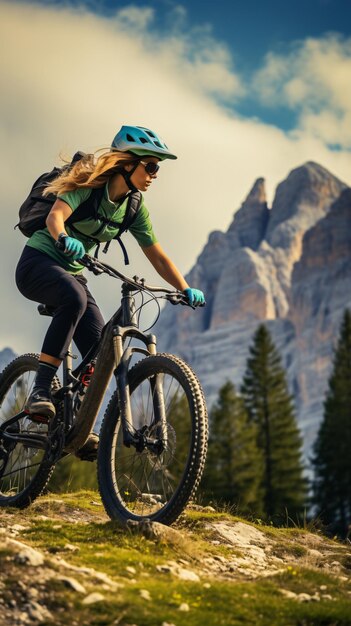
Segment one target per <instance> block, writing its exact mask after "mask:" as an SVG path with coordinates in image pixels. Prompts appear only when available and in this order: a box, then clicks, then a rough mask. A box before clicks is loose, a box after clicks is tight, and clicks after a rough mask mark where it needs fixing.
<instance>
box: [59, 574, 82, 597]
mask: <svg viewBox="0 0 351 626" xmlns="http://www.w3.org/2000/svg"><path fill="white" fill-rule="evenodd" d="M57 580H60V581H61V582H63V583H64V585H66V587H68V588H69V589H73V591H76V592H77V593H84V594H85V593H86V589H85V587H83V585H81V583H80V582H78V580H76V579H75V578H70V577H69V576H58V577H57Z"/></svg>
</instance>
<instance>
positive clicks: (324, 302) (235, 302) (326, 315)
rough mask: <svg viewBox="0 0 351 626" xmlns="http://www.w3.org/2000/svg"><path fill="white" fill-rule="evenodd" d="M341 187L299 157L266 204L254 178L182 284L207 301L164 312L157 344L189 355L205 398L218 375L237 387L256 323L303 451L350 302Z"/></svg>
mask: <svg viewBox="0 0 351 626" xmlns="http://www.w3.org/2000/svg"><path fill="white" fill-rule="evenodd" d="M350 233H351V189H349V188H348V187H347V185H345V184H344V183H343V182H342V181H341V180H339V179H338V178H337V177H336V176H334V175H333V174H331V173H330V172H328V170H326V169H325V168H324V167H322V166H321V165H319V164H317V163H314V162H313V161H309V162H307V163H304V164H303V165H301V166H300V167H297V168H295V169H294V170H293V171H292V172H290V174H289V175H288V176H287V178H286V180H284V181H283V182H281V183H280V185H279V186H278V188H277V190H276V195H275V198H274V202H273V207H272V209H271V210H269V209H268V208H267V204H266V194H265V185H264V180H263V178H258V179H257V180H256V181H255V183H254V185H253V187H252V189H251V190H250V193H249V194H248V196H247V198H246V199H245V201H244V202H243V204H242V205H241V207H240V209H239V210H238V211H237V213H236V214H235V216H234V219H233V222H232V224H231V225H230V228H229V229H228V231H227V232H226V233H222V232H219V231H215V232H213V233H212V234H211V235H210V237H209V240H208V242H207V244H206V246H205V247H204V249H203V251H202V252H201V254H200V255H199V257H198V259H197V262H196V264H195V265H194V267H193V269H192V271H191V273H190V277H189V280H188V282H189V284H190V283H191V284H193V285H194V286H196V287H199V288H200V289H202V290H203V291H204V293H205V296H206V302H207V305H206V307H205V308H204V309H201V310H198V311H196V313H194V312H193V311H189V310H184V311H179V310H175V307H174V308H172V310H171V311H165V313H164V314H163V315H162V318H161V320H160V324H159V328H160V332H159V334H160V336H162V341H163V343H164V344H165V345H164V346H163V349H166V350H167V351H170V352H176V353H178V354H180V355H181V356H183V357H184V358H185V360H187V361H189V362H190V363H191V364H192V365H193V366H194V368H195V370H196V371H197V373H198V374H199V377H200V379H201V381H202V382H203V384H204V387H205V391H206V394H207V396H208V399H209V403H210V404H211V403H212V402H213V400H215V398H216V394H217V391H218V389H219V388H220V386H221V385H222V384H223V383H224V382H225V381H226V380H228V379H230V380H233V381H234V382H235V384H237V385H240V382H241V380H242V376H243V374H244V368H245V363H246V359H247V355H248V346H249V344H250V341H251V340H252V335H253V332H254V331H255V329H256V328H257V324H258V323H259V322H265V323H266V324H268V325H269V328H270V330H271V332H272V335H273V338H274V341H275V343H276V345H277V348H278V349H279V350H280V352H281V354H282V358H283V361H284V363H285V365H286V368H287V373H288V379H289V384H290V388H291V390H292V393H293V394H294V399H295V404H296V409H297V414H298V419H299V424H300V426H301V429H302V431H303V435H304V442H305V450H306V452H309V449H310V446H311V445H312V442H313V439H314V437H315V434H316V427H317V424H318V423H319V421H320V418H321V415H322V413H323V407H322V403H323V398H324V393H325V389H326V382H327V379H328V375H329V372H330V366H331V362H332V350H333V346H334V342H335V337H336V336H337V334H338V332H339V325H340V321H341V318H342V314H343V311H344V310H345V308H351V300H350V293H351V234H350ZM190 278H191V279H190Z"/></svg>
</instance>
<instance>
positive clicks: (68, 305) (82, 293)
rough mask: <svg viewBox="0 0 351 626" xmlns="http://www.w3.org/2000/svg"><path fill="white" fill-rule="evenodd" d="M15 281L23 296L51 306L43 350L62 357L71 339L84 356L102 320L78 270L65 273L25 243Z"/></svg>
mask: <svg viewBox="0 0 351 626" xmlns="http://www.w3.org/2000/svg"><path fill="white" fill-rule="evenodd" d="M16 284H17V287H18V289H19V290H20V292H21V293H22V294H23V295H24V296H25V297H26V298H28V299H29V300H34V302H40V303H43V304H46V305H48V306H50V307H52V309H53V310H54V316H53V319H52V322H51V324H50V326H49V328H48V330H47V333H46V335H45V339H44V343H43V347H42V352H44V354H49V355H50V356H52V357H55V358H56V359H63V358H64V356H65V354H66V353H67V349H68V346H69V343H70V341H71V340H72V339H74V342H75V344H76V346H77V348H78V350H79V352H80V353H81V355H82V356H84V355H85V354H86V353H87V352H88V350H89V349H90V348H91V346H92V345H93V344H94V343H95V342H96V341H97V340H99V339H100V337H101V331H102V328H103V326H104V320H103V317H102V315H101V311H100V309H99V307H98V305H97V304H96V302H95V300H94V298H93V296H92V295H91V293H90V291H89V290H88V287H87V280H86V278H85V277H84V276H83V275H82V274H78V275H76V276H74V275H73V274H69V273H68V272H67V271H66V270H65V269H63V267H61V266H60V265H59V264H58V262H57V261H55V260H54V259H52V258H51V257H50V256H48V255H47V254H45V253H43V252H39V250H35V249H34V248H30V247H29V246H26V247H25V248H24V250H23V252H22V255H21V258H20V260H19V262H18V265H17V269H16Z"/></svg>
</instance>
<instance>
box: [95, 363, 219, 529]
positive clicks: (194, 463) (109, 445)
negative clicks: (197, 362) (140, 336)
mask: <svg viewBox="0 0 351 626" xmlns="http://www.w3.org/2000/svg"><path fill="white" fill-rule="evenodd" d="M155 375H161V376H162V377H163V378H162V380H167V382H168V379H169V381H170V384H171V383H172V381H173V380H174V381H176V383H177V384H178V386H179V389H180V390H181V392H182V393H183V395H182V398H183V399H182V401H181V402H182V403H183V404H182V405H181V404H179V406H178V412H179V411H180V415H183V414H184V415H187V416H188V417H189V423H190V429H191V433H190V432H189V435H188V438H187V439H186V441H187V444H188V449H187V451H185V450H183V458H184V467H183V468H182V470H181V475H180V477H179V482H178V484H176V486H175V488H174V492H173V493H172V494H171V495H170V498H169V500H168V501H166V502H163V503H162V504H159V505H158V508H157V509H156V510H150V509H145V511H143V510H141V511H137V510H133V506H131V505H130V504H129V503H128V502H126V500H125V497H123V496H122V494H123V493H124V494H126V493H127V491H131V490H133V488H134V481H133V480H131V485H132V489H127V488H126V486H125V485H124V486H123V487H124V491H123V487H122V488H121V486H120V484H119V482H118V481H120V482H121V481H122V482H123V480H124V482H126V481H125V474H124V473H123V468H124V466H123V455H125V456H126V458H128V456H127V455H128V454H129V455H130V457H131V458H132V455H134V457H135V458H136V459H137V457H138V455H137V453H136V452H135V450H134V451H133V450H132V451H131V452H130V451H129V450H130V449H126V447H125V446H123V443H120V441H121V439H122V438H121V431H122V428H121V420H120V413H119V406H118V395H117V392H115V393H114V395H113V396H112V398H111V400H110V402H109V405H108V407H107V409H106V412H105V416H104V419H103V423H102V426H101V431H100V444H99V452H98V481H99V490H100V494H101V498H102V501H103V504H104V506H105V509H106V512H107V513H108V515H109V516H110V518H111V519H113V520H118V521H119V522H120V523H122V524H126V522H127V521H128V520H135V521H140V520H142V519H146V518H147V519H150V520H151V521H157V522H161V523H163V524H167V525H168V524H171V523H173V522H174V521H175V520H176V519H177V518H178V517H179V515H180V514H181V513H182V511H183V510H184V508H185V506H186V505H187V503H188V501H189V500H190V499H191V498H193V497H194V495H195V492H196V490H197V488H198V485H199V483H200V480H201V476H202V473H203V470H204V465H205V459H206V452H207V440H208V417H207V410H206V403H205V399H204V394H203V391H202V388H201V385H200V383H199V381H198V379H197V377H196V375H195V373H194V372H193V370H192V369H191V368H190V366H189V365H188V364H187V363H185V362H184V361H183V360H182V359H180V358H178V357H175V356H173V355H170V354H158V355H155V356H149V357H147V358H146V359H143V360H142V361H139V362H138V363H137V364H136V365H135V366H134V367H133V368H132V369H131V370H130V372H129V375H128V382H129V389H130V394H131V400H132V399H133V394H137V393H138V388H142V386H143V385H148V384H149V381H150V380H152V379H153V377H155ZM177 397H178V396H177ZM172 402H173V400H172ZM182 407H183V408H182ZM134 418H135V415H133V420H134ZM139 419H140V418H139ZM180 427H182V423H181V418H179V416H178V417H177V416H176V420H175V421H174V426H172V425H171V424H170V425H169V426H168V427H167V428H168V429H169V431H168V439H169V447H170V448H171V446H172V445H173V447H174V450H172V452H171V453H170V454H169V457H170V460H169V466H167V463H165V464H166V467H165V475H166V481H168V478H167V474H168V475H170V476H172V473H174V472H173V467H172V463H174V464H175V463H176V459H177V455H178V450H177V446H178V445H179V444H180V443H181V441H179V442H178V440H177V437H178V438H179V435H178V430H177V429H179V428H180ZM173 431H174V432H173ZM180 440H181V437H180ZM172 442H173V443H172ZM118 446H119V447H118ZM183 447H184V445H183ZM146 454H147V453H146ZM120 455H122V457H120V465H121V464H122V470H120V469H119V456H120ZM172 455H173V456H172ZM149 456H151V460H150V459H149V462H148V463H146V462H145V463H146V465H147V467H146V466H145V463H144V465H142V464H140V466H141V469H140V470H139V475H140V476H141V478H140V476H139V479H140V480H141V479H143V480H144V478H143V476H142V474H143V473H144V474H146V473H147V472H149V476H148V478H149V479H150V481H148V480H147V479H146V478H145V483H146V485H148V482H152V463H153V464H154V471H155V472H156V469H155V468H156V466H157V465H158V464H159V466H161V465H162V463H161V461H160V462H158V459H157V455H154V456H153V457H152V455H149ZM165 457H166V455H165ZM140 459H141V455H140ZM125 463H126V465H125V467H127V468H128V467H131V465H132V461H130V466H128V465H127V462H126V461H125ZM119 471H120V472H121V476H120V477H119V473H118V472H119ZM135 476H137V472H135ZM136 480H137V479H136ZM167 487H168V485H167ZM135 490H136V491H137V486H135ZM146 495H147V494H146ZM127 497H128V496H127ZM141 497H145V494H142V496H141ZM152 497H158V496H152Z"/></svg>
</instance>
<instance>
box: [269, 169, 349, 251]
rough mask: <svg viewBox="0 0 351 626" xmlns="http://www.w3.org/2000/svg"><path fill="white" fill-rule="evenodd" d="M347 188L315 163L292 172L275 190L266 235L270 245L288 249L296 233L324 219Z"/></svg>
mask: <svg viewBox="0 0 351 626" xmlns="http://www.w3.org/2000/svg"><path fill="white" fill-rule="evenodd" d="M346 187H347V185H346V184H345V183H343V182H342V181H341V180H339V179H338V178H337V177H336V176H334V175H333V174H331V173H330V172H329V171H328V170H326V169H325V168H324V167H322V166H321V165H319V164H318V163H314V162H313V161H308V162H307V163H305V164H304V165H301V166H300V167H297V168H295V169H294V170H292V171H291V172H290V174H289V175H288V177H287V178H286V180H284V181H283V182H281V183H280V184H279V185H278V187H277V190H276V194H275V198H274V201H273V205H272V210H271V213H270V220H269V225H268V228H267V233H266V239H267V241H268V243H269V244H270V245H273V246H275V247H276V246H279V247H283V248H289V246H290V245H291V243H295V242H294V239H295V235H296V233H297V232H298V231H299V232H301V231H304V232H305V231H306V230H307V229H308V228H310V227H311V226H313V225H314V224H315V223H316V222H317V221H318V220H319V219H321V218H323V217H324V216H325V215H326V213H327V212H328V210H329V208H330V206H331V204H332V203H333V202H334V201H335V200H336V199H337V198H338V197H339V196H340V194H341V192H342V191H343V190H344V189H345V188H346Z"/></svg>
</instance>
